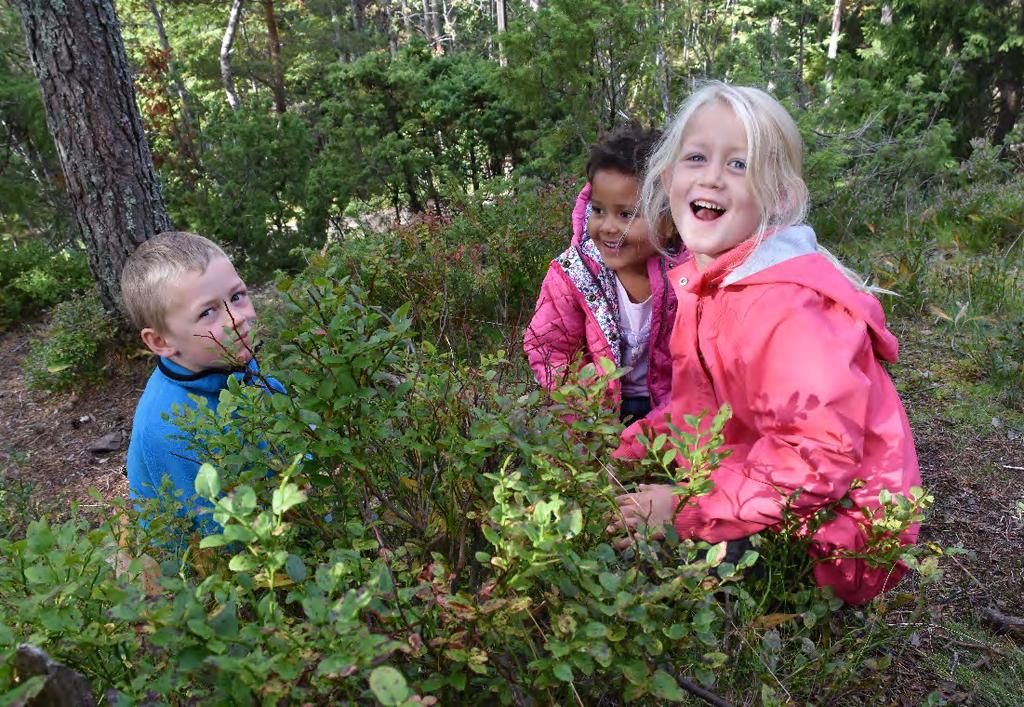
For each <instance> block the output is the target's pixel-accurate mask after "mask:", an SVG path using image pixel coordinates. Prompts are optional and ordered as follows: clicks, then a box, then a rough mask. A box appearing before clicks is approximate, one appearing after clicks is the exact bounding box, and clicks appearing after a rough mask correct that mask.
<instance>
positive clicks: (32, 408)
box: [0, 326, 151, 509]
mask: <svg viewBox="0 0 1024 707" xmlns="http://www.w3.org/2000/svg"><path fill="white" fill-rule="evenodd" d="M33 336H35V334H34V333H33V331H32V330H31V329H30V328H29V327H26V326H22V327H19V328H18V329H15V330H13V331H9V332H6V333H4V334H0V474H3V475H6V476H7V477H8V478H12V479H17V480H20V481H23V482H28V483H30V484H31V485H32V487H33V493H34V495H35V496H36V497H37V498H39V499H43V501H44V503H45V505H47V506H49V507H56V508H67V507H69V506H70V504H71V503H72V502H78V503H79V504H80V505H81V507H83V508H86V509H87V508H90V507H92V506H95V505H97V504H96V501H95V500H93V499H92V498H91V497H90V495H89V493H88V490H89V489H90V488H94V489H96V490H97V491H98V492H99V493H100V495H101V496H102V497H103V498H104V499H112V498H116V497H124V496H126V495H127V492H128V482H127V479H126V478H125V476H124V473H123V469H124V457H125V450H126V449H127V447H128V435H129V433H130V431H131V419H132V414H133V412H134V410H135V402H136V401H137V400H138V397H139V395H140V393H141V392H142V388H143V386H144V385H145V382H146V379H147V377H148V375H149V370H148V369H149V367H150V365H151V364H150V362H149V361H148V360H142V359H134V360H132V359H127V358H125V359H123V360H119V361H116V362H113V363H112V364H111V367H112V371H111V376H110V377H109V379H107V380H106V381H104V382H103V383H101V384H99V385H98V386H87V387H85V388H84V389H82V390H81V391H79V392H77V393H56V394H48V393H45V392H40V391H34V390H29V389H28V387H27V385H26V382H25V377H24V374H23V372H22V368H21V366H22V361H23V359H24V357H25V356H26V355H27V354H28V352H29V347H30V341H31V339H32V338H33ZM110 434H114V435H120V437H121V440H120V441H121V443H120V445H119V449H117V450H116V451H112V452H106V453H92V452H89V451H88V450H87V447H88V446H89V445H91V444H93V443H94V442H96V441H98V440H99V439H100V438H102V437H104V436H106V435H110Z"/></svg>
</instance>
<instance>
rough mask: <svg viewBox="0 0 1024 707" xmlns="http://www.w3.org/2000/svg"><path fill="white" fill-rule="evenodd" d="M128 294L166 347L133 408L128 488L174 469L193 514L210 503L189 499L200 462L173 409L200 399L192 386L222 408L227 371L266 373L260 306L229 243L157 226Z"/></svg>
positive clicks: (149, 336)
mask: <svg viewBox="0 0 1024 707" xmlns="http://www.w3.org/2000/svg"><path fill="white" fill-rule="evenodd" d="M121 296H122V298H123V300H124V305H125V309H126V310H127V312H128V315H129V317H130V318H131V321H132V324H133V325H134V326H135V327H137V328H138V329H139V333H140V336H141V338H142V342H143V343H144V344H145V345H146V347H147V348H148V349H149V350H150V351H152V352H153V353H154V354H156V355H157V356H159V358H158V359H157V367H156V370H155V371H153V375H152V376H150V378H149V382H148V383H147V384H146V388H145V390H144V391H143V392H142V397H141V398H140V399H139V403H138V406H137V407H136V409H135V419H134V421H133V423H132V435H131V442H130V443H129V445H128V459H127V467H128V489H129V493H130V495H131V497H132V498H133V499H138V498H156V497H158V495H159V494H158V491H159V489H160V487H161V483H162V482H163V478H164V476H167V477H169V478H170V482H171V484H172V486H173V492H174V493H175V494H176V495H179V494H180V499H181V500H182V502H183V506H182V508H181V509H179V514H180V515H182V516H188V515H193V516H195V515H197V514H198V513H200V512H202V511H201V510H200V506H199V504H193V503H192V502H190V499H193V497H194V496H195V479H196V474H197V473H198V471H199V462H198V461H197V460H196V459H195V455H194V454H193V453H190V452H189V451H188V442H187V441H186V440H184V439H182V432H181V430H179V429H178V427H177V426H176V425H175V424H174V423H173V421H172V419H171V417H172V415H173V412H172V408H173V406H174V405H179V406H181V407H182V408H185V407H186V406H187V407H193V408H194V407H196V403H195V401H193V400H192V399H190V397H189V396H190V395H195V396H199V397H203V398H206V400H207V401H208V403H209V404H210V406H211V407H213V408H216V406H217V400H218V397H219V395H220V391H221V390H223V389H224V388H226V387H227V382H228V377H229V376H239V375H242V374H243V373H245V374H246V376H247V377H248V375H249V374H250V373H256V372H258V369H257V368H256V361H255V360H254V359H253V357H252V344H251V341H250V338H249V337H250V333H251V331H252V328H253V323H254V321H255V319H256V311H255V310H254V309H253V305H252V301H251V300H250V299H249V292H248V290H247V288H246V286H245V283H244V282H242V279H241V278H240V277H239V276H238V273H236V272H235V268H234V266H233V265H232V264H231V261H230V260H229V259H228V257H227V256H226V255H225V254H224V251H223V250H221V249H220V247H219V246H217V245H216V244H215V243H213V242H212V241H210V240H208V239H206V238H203V237H202V236H199V235H196V234H194V233H187V232H184V231H168V232H166V233H161V234H159V235H156V236H154V237H153V238H151V239H150V240H148V241H146V242H145V243H143V244H142V245H140V246H139V247H138V249H137V250H136V251H135V252H134V253H132V255H131V256H130V257H129V258H128V261H127V262H126V263H125V266H124V269H123V270H122V271H121ZM210 523H211V521H210V519H209V516H208V515H207V516H205V518H203V519H195V518H194V519H193V526H194V527H198V528H209V527H210V525H209V524H210Z"/></svg>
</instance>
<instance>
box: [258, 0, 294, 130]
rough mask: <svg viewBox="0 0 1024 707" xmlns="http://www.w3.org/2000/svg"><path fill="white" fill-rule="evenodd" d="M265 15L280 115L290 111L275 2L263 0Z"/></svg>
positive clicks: (275, 99)
mask: <svg viewBox="0 0 1024 707" xmlns="http://www.w3.org/2000/svg"><path fill="white" fill-rule="evenodd" d="M263 14H264V16H265V17H266V20H267V44H268V45H269V49H270V65H271V73H273V86H274V109H275V110H276V111H277V112H278V113H284V112H285V111H286V110H287V109H288V104H287V103H286V101H285V96H284V69H283V68H282V67H281V37H280V35H278V33H277V17H276V16H275V14H274V0H263Z"/></svg>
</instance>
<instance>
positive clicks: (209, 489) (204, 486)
mask: <svg viewBox="0 0 1024 707" xmlns="http://www.w3.org/2000/svg"><path fill="white" fill-rule="evenodd" d="M196 493H197V494H199V496H200V497H201V498H205V499H206V500H207V501H213V500H215V499H216V498H217V496H219V495H220V475H219V474H217V470H216V469H214V468H213V465H212V464H203V465H202V466H201V467H199V473H198V474H196Z"/></svg>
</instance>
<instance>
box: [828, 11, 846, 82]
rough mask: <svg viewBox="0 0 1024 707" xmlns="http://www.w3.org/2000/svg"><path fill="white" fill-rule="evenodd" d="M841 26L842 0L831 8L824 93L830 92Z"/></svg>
mask: <svg viewBox="0 0 1024 707" xmlns="http://www.w3.org/2000/svg"><path fill="white" fill-rule="evenodd" d="M842 26H843V0H836V3H835V5H834V6H833V7H832V34H830V35H829V38H828V54H827V57H828V71H827V72H826V73H825V91H826V92H827V93H831V92H832V78H833V77H834V76H835V70H836V56H838V54H839V31H840V30H841V29H842Z"/></svg>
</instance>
